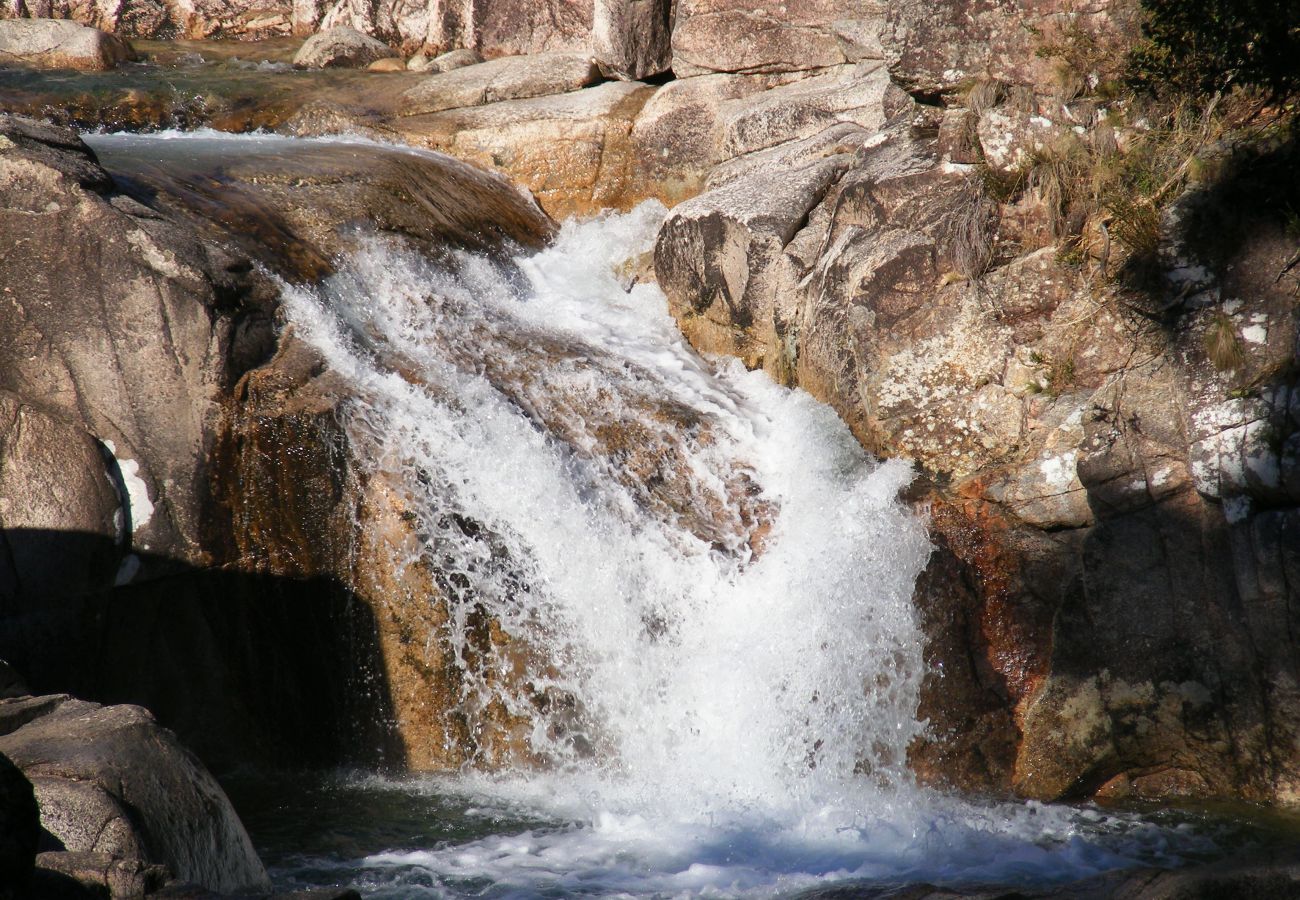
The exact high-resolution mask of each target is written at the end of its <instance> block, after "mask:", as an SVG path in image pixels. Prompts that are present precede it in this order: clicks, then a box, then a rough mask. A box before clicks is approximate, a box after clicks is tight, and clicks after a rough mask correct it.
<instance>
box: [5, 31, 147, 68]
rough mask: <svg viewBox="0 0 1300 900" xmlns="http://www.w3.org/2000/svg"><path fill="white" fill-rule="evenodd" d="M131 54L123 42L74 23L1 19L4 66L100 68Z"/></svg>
mask: <svg viewBox="0 0 1300 900" xmlns="http://www.w3.org/2000/svg"><path fill="white" fill-rule="evenodd" d="M134 56H135V54H134V53H133V51H132V50H131V46H130V45H129V44H127V43H126V42H124V41H122V40H119V39H118V38H116V37H114V36H113V35H111V34H106V33H104V32H103V31H100V30H99V29H97V28H91V27H88V26H85V25H80V24H78V23H76V22H67V21H62V20H58V19H11V20H8V21H0V64H3V65H6V66H15V65H16V66H28V67H31V68H36V69H86V70H90V71H103V70H105V69H112V68H114V67H115V66H117V64H118V63H121V62H125V61H126V60H129V59H133V58H134Z"/></svg>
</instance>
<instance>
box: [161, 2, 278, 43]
mask: <svg viewBox="0 0 1300 900" xmlns="http://www.w3.org/2000/svg"><path fill="white" fill-rule="evenodd" d="M163 2H164V3H165V4H166V7H167V14H168V19H169V20H170V24H171V25H172V27H174V28H175V29H176V31H177V32H178V33H179V36H180V37H183V38H188V39H189V40H211V39H214V38H221V39H231V38H235V39H239V40H261V39H264V38H268V37H278V36H283V35H288V34H289V33H291V31H292V30H293V21H294V12H295V6H294V4H293V3H292V2H291V0H163ZM137 27H138V26H137ZM141 36H142V37H143V36H144V35H143V34H142V35H141ZM151 36H152V35H151Z"/></svg>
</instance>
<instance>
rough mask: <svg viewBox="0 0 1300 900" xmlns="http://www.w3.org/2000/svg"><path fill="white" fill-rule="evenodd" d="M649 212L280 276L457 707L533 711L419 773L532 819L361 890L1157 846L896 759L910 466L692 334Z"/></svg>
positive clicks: (559, 890) (1005, 873)
mask: <svg viewBox="0 0 1300 900" xmlns="http://www.w3.org/2000/svg"><path fill="white" fill-rule="evenodd" d="M663 214H664V210H663V209H662V207H659V206H657V205H654V204H647V205H643V206H642V207H640V208H638V209H637V210H635V211H633V212H632V213H629V214H625V215H607V216H604V217H601V218H597V219H595V220H592V221H587V222H581V223H573V222H570V223H566V224H565V225H564V226H563V228H562V230H561V232H560V234H559V237H558V239H557V240H556V241H555V243H554V244H553V245H552V246H551V247H549V248H548V249H545V250H543V251H541V252H538V253H535V254H531V255H529V254H523V253H520V254H519V255H518V256H517V257H516V258H515V260H514V263H513V264H504V263H502V262H501V261H499V260H498V261H489V260H488V259H485V258H483V257H480V256H475V255H473V254H470V253H462V254H459V255H458V256H457V257H456V258H455V259H454V261H453V262H452V263H451V264H446V263H440V264H437V265H435V264H433V263H431V262H429V261H427V260H425V259H423V258H421V257H420V256H419V255H418V254H416V253H414V252H413V251H411V250H410V249H408V248H406V247H404V246H403V245H402V244H401V243H399V242H398V241H396V240H395V239H392V238H385V237H373V238H369V239H367V240H365V241H363V242H362V245H361V246H360V248H359V249H358V250H357V251H356V252H355V253H354V254H353V255H352V257H351V258H350V259H348V260H347V261H346V262H345V264H343V265H342V266H341V267H340V269H339V271H338V273H337V274H335V275H334V276H332V277H331V278H329V279H327V280H326V281H325V282H323V283H322V284H320V285H318V286H316V287H313V288H302V287H286V288H285V302H286V308H287V311H288V318H289V320H290V322H291V323H292V327H293V328H294V330H295V333H296V334H297V336H298V337H299V338H301V339H303V340H305V341H307V342H308V343H310V344H311V345H312V346H314V347H315V348H316V349H317V351H318V352H319V353H321V354H322V356H323V357H324V358H325V359H326V360H327V361H328V364H329V366H330V367H331V368H332V369H333V370H335V371H336V372H337V373H339V374H340V375H342V376H343V377H344V378H345V379H347V381H348V382H349V383H350V385H351V386H352V389H353V391H354V400H353V402H352V403H351V405H350V407H349V410H348V413H347V421H346V426H347V430H348V434H349V437H350V441H351V444H352V447H353V450H354V454H355V456H356V458H357V464H358V465H359V466H360V467H362V469H363V470H364V471H365V472H366V473H367V475H368V476H369V477H379V478H383V479H385V480H386V481H387V482H388V483H390V484H393V485H396V486H397V490H398V492H399V493H400V495H401V497H402V502H403V504H404V507H405V509H406V510H407V512H408V514H409V515H411V516H414V517H415V519H416V521H417V523H418V526H417V527H418V530H419V533H420V534H421V535H422V537H423V542H422V545H421V550H420V556H419V558H418V559H417V558H412V559H406V560H401V561H399V563H400V564H402V565H412V566H423V567H425V568H426V569H428V570H429V571H431V572H434V573H436V579H435V580H436V583H437V585H438V592H439V594H440V595H441V596H440V597H438V598H430V602H445V603H447V604H448V608H449V610H450V611H451V613H450V616H449V619H448V625H447V627H446V628H445V629H444V630H443V632H442V633H439V634H437V635H431V636H429V637H428V639H430V640H439V641H444V642H446V644H447V646H448V647H449V648H450V649H451V652H452V655H453V657H454V659H455V660H456V662H457V665H458V666H460V667H461V668H462V676H463V679H462V682H461V684H462V688H461V696H460V702H461V704H462V706H463V709H464V711H465V713H466V715H468V716H469V717H470V718H471V719H473V718H475V717H479V718H481V719H482V721H483V722H484V723H487V722H488V719H489V718H491V716H492V715H496V716H497V717H498V718H499V717H500V715H501V713H502V711H505V715H506V716H507V718H509V719H510V720H511V721H518V722H524V723H527V724H526V726H525V727H524V729H523V733H522V734H521V735H519V736H518V742H519V743H520V744H521V747H517V748H515V749H516V752H515V755H514V757H511V756H510V755H509V754H506V755H504V756H502V755H500V754H497V755H491V754H488V753H486V751H484V752H483V755H482V758H481V759H480V760H479V762H480V763H481V764H480V765H477V766H469V767H467V769H466V771H464V772H461V773H459V774H457V775H454V776H448V777H442V778H436V779H430V780H428V781H426V782H423V783H422V784H423V787H422V788H413V789H429V790H435V791H437V792H439V793H440V794H455V795H462V796H464V797H466V798H468V799H467V801H466V802H467V803H469V805H470V808H471V810H479V811H480V812H481V813H482V814H483V815H489V816H490V815H503V816H506V818H507V819H508V818H509V816H510V815H511V814H508V813H503V812H501V811H502V810H514V813H513V815H515V817H516V818H518V817H519V816H525V817H536V816H541V817H542V818H543V819H544V820H545V821H547V822H550V823H552V824H551V825H549V826H547V827H537V828H526V829H522V830H521V829H515V830H510V829H504V830H503V833H500V834H495V835H492V836H489V837H486V838H482V839H479V840H474V841H470V842H468V843H461V844H456V845H452V846H446V847H441V846H440V847H432V848H429V849H427V850H421V851H418V852H411V853H406V852H403V853H390V854H383V855H380V856H376V857H371V858H369V859H367V860H366V861H365V863H364V867H365V868H366V869H367V870H368V871H370V872H372V873H375V872H378V873H381V874H378V875H372V877H373V878H374V879H375V881H374V882H373V884H374V885H378V886H387V887H386V889H387V890H389V891H392V896H411V895H415V894H420V892H421V891H426V890H427V892H428V894H427V895H428V896H449V895H454V894H455V893H456V892H457V891H458V890H464V891H466V892H471V893H473V892H478V891H486V895H487V896H537V895H539V894H541V895H551V896H569V895H572V894H578V893H585V894H595V895H606V894H610V893H615V894H620V893H623V894H628V895H677V894H680V893H703V894H707V895H714V896H735V895H738V894H747V893H753V894H755V895H770V894H773V893H783V892H789V891H795V890H799V889H802V888H805V887H809V886H814V885H818V884H822V883H825V882H826V881H828V880H830V881H834V880H839V879H844V878H855V879H867V880H881V879H884V880H894V881H916V880H929V881H940V882H944V881H947V882H961V883H970V882H978V881H982V880H987V881H1008V880H1010V881H1016V880H1024V881H1034V880H1038V881H1042V880H1045V879H1046V880H1068V879H1070V878H1077V877H1081V876H1083V875H1088V874H1092V873H1094V872H1097V871H1101V870H1104V869H1107V868H1111V867H1115V866H1119V865H1125V864H1131V859H1132V856H1131V855H1129V854H1130V852H1131V851H1132V850H1133V847H1134V846H1138V845H1140V846H1141V847H1142V848H1143V850H1142V852H1143V853H1144V854H1145V858H1148V859H1151V858H1159V857H1160V854H1161V853H1162V852H1164V850H1165V849H1166V845H1165V840H1166V839H1165V837H1164V836H1163V832H1161V831H1160V830H1159V829H1157V828H1155V827H1154V826H1147V825H1145V824H1142V823H1138V822H1136V821H1135V820H1131V819H1126V818H1124V817H1122V816H1116V815H1110V814H1102V813H1100V812H1097V811H1095V810H1082V811H1075V810H1068V809H1053V808H1047V807H1042V806H1038V805H1035V804H1028V805H1012V804H1002V805H998V804H975V803H971V802H968V801H963V800H959V799H957V798H953V797H947V796H944V795H941V794H938V793H935V792H932V791H929V790H926V789H923V788H921V787H918V786H917V785H915V784H914V783H913V781H912V779H911V777H910V775H909V773H908V770H907V767H906V752H907V747H908V744H909V743H910V742H911V741H912V740H914V739H915V738H916V737H917V736H918V735H919V734H921V733H922V732H923V729H924V723H922V722H918V721H917V716H916V710H917V703H918V694H919V684H920V680H921V677H922V674H923V663H922V657H921V634H920V632H919V629H918V624H917V619H916V614H915V611H914V610H913V608H912V606H911V593H912V588H913V584H914V581H915V579H916V577H917V575H918V573H919V572H920V570H921V568H922V566H923V565H924V563H925V561H926V558H927V556H928V554H929V551H930V547H929V544H928V541H927V538H926V531H925V522H924V520H923V517H922V516H920V515H919V514H917V513H916V512H915V511H913V510H910V509H908V508H907V507H906V506H904V505H903V504H902V503H900V502H899V500H898V499H897V495H898V492H899V490H900V488H902V487H903V486H905V485H906V484H907V482H908V480H909V478H910V477H911V476H910V471H909V467H908V465H907V464H906V463H905V462H901V461H887V462H880V461H876V460H874V459H872V458H870V457H869V456H868V455H867V454H865V453H864V452H863V451H862V450H861V448H860V447H859V446H858V444H857V443H856V441H855V440H854V439H853V437H852V435H851V434H850V433H849V431H848V429H847V428H846V427H845V426H844V425H843V424H842V423H841V422H840V421H839V420H838V419H837V418H836V417H835V416H834V415H833V413H832V412H831V411H830V410H829V409H828V408H826V407H824V406H822V405H820V404H818V403H816V402H815V401H813V400H812V399H811V398H810V397H809V396H807V395H806V394H804V393H802V392H800V391H795V390H789V389H786V388H782V387H779V386H777V385H775V384H773V383H772V382H771V381H770V380H769V379H768V378H767V377H766V376H765V375H764V374H762V373H755V372H747V371H745V370H744V369H743V367H742V366H740V365H739V364H738V363H737V362H736V361H734V360H724V359H703V358H701V357H700V356H698V355H697V354H696V353H694V352H693V351H692V350H691V349H690V348H689V347H688V346H687V345H686V344H685V342H684V340H683V338H682V336H681V334H680V333H679V332H678V331H677V329H676V326H675V324H674V322H673V320H672V319H671V317H670V316H669V314H668V311H667V306H666V302H665V299H664V297H663V295H662V294H661V293H660V291H659V290H658V289H657V287H655V286H654V284H653V283H650V282H638V281H637V279H636V277H635V273H636V271H637V268H638V266H639V265H644V256H645V254H646V253H647V252H648V251H649V250H650V249H651V248H652V246H653V240H654V235H655V232H656V229H657V226H658V223H659V222H660V221H661V219H662V216H663ZM483 615H486V616H487V617H488V618H489V619H490V620H491V622H492V623H494V624H493V627H494V628H495V629H497V631H496V632H494V633H496V634H497V635H498V640H497V642H496V644H497V647H496V649H493V650H489V651H487V658H486V659H485V658H484V652H485V651H484V649H483V641H482V640H481V636H480V637H476V633H475V632H476V629H479V628H480V627H481V617H482V616H483ZM476 622H478V624H476ZM501 645H504V646H505V647H506V649H501ZM521 660H522V662H521ZM494 710H495V711H496V712H495V713H493V712H492V711H494ZM486 730H487V725H486V724H484V725H483V726H482V728H481V729H480V731H484V732H485V731H486ZM512 759H513V760H514V761H513V762H512ZM503 760H504V762H503ZM485 810H486V811H487V812H483V811H485ZM521 810H523V811H526V812H520V811H521ZM494 811H495V812H494Z"/></svg>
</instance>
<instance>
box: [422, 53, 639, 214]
mask: <svg viewBox="0 0 1300 900" xmlns="http://www.w3.org/2000/svg"><path fill="white" fill-rule="evenodd" d="M451 74H456V73H451ZM441 77H445V76H441ZM653 93H654V89H653V88H650V87H647V86H645V85H639V84H631V83H626V82H609V83H606V84H601V85H597V86H596V87H592V88H587V89H585V90H581V91H572V92H569V93H566V94H556V95H554V96H549V97H536V98H533V99H528V100H507V101H503V102H501V103H491V104H488V105H486V106H480V107H472V108H467V109H455V110H446V111H444V112H438V113H432V114H430V115H424V116H408V117H406V118H403V119H401V120H400V122H399V123H398V127H399V128H400V132H399V133H400V134H401V135H402V136H403V138H404V139H406V140H407V141H409V142H411V143H413V144H416V145H423V146H426V147H429V148H431V149H434V150H441V151H443V152H444V153H449V154H451V155H452V156H455V157H457V158H459V159H464V160H467V161H468V162H471V163H475V164H477V165H481V166H484V167H485V168H492V169H494V170H497V171H500V172H502V173H503V174H505V175H506V176H507V177H508V178H510V179H511V180H513V181H517V182H519V183H520V184H522V185H523V186H524V187H526V188H527V189H528V190H529V191H531V192H532V193H533V195H534V196H536V198H537V202H538V203H540V204H541V205H542V208H543V209H545V210H546V211H547V212H548V213H550V214H551V215H552V216H555V217H557V218H562V217H564V216H569V215H575V214H583V213H588V214H589V213H595V212H597V211H599V210H601V209H608V208H611V207H612V208H623V209H626V208H629V207H630V206H632V205H634V204H635V203H636V202H639V201H640V200H642V199H644V196H645V195H644V194H643V193H639V192H638V191H637V189H636V186H635V184H634V182H633V173H634V166H635V162H636V159H637V156H636V153H637V149H636V148H635V147H634V145H633V144H632V142H631V141H630V140H629V134H630V132H631V130H632V122H633V121H634V120H635V118H636V115H637V113H638V112H639V111H640V109H641V106H642V104H644V103H645V101H646V100H647V99H649V97H650V96H651V95H652V94H653Z"/></svg>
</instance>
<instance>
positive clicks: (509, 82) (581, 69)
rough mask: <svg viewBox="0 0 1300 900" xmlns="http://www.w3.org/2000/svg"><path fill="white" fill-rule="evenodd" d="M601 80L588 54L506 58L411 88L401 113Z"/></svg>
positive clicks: (518, 96) (533, 93) (550, 91)
mask: <svg viewBox="0 0 1300 900" xmlns="http://www.w3.org/2000/svg"><path fill="white" fill-rule="evenodd" d="M599 80H600V73H599V71H598V70H597V68H596V66H595V64H594V63H593V62H592V61H591V58H590V57H589V56H587V55H586V54H582V53H539V54H536V55H534V56H507V57H504V58H502V59H494V60H492V61H490V62H485V63H479V64H478V65H471V66H464V67H459V68H456V69H454V70H453V71H448V72H443V73H441V74H435V75H433V76H431V77H430V78H427V79H425V80H424V81H422V82H420V84H418V85H416V86H415V87H413V88H411V89H410V90H408V91H407V92H406V93H405V94H404V95H403V98H402V100H403V102H402V105H401V107H400V109H401V112H402V114H403V115H412V116H415V115H423V114H425V113H434V112H441V111H442V110H445V109H459V108H462V107H466V106H482V105H483V104H485V103H496V102H499V101H501V100H522V99H526V98H528V97H541V96H545V95H547V94H563V93H567V92H569V91H576V90H578V89H580V88H584V87H587V86H588V85H591V84H594V83H595V82H597V81H599Z"/></svg>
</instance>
